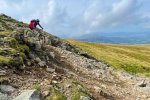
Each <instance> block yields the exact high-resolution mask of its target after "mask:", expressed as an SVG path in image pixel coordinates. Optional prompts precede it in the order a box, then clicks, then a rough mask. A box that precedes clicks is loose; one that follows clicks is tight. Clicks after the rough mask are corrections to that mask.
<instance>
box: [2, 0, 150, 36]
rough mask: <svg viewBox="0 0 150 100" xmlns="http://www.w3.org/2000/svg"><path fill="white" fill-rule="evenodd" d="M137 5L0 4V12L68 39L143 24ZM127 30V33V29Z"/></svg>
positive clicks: (130, 1)
mask: <svg viewBox="0 0 150 100" xmlns="http://www.w3.org/2000/svg"><path fill="white" fill-rule="evenodd" d="M18 1H19V2H18ZM139 1H140V0H109V1H107V0H81V1H68V0H42V1H41V0H0V4H1V6H0V12H3V13H6V14H8V15H10V16H12V17H14V18H16V19H19V20H22V21H25V22H27V23H29V21H30V20H31V19H37V18H38V19H40V21H41V24H42V25H43V26H44V28H45V30H46V31H48V32H50V33H55V34H57V35H58V34H59V35H60V34H66V35H67V36H69V35H79V34H85V33H90V32H101V31H108V30H109V28H111V29H120V28H123V26H131V25H132V24H134V25H135V26H136V25H137V23H138V24H140V23H143V22H145V19H147V20H148V18H149V14H145V13H144V14H143V9H142V10H140V11H141V12H142V13H139V11H138V9H139V8H137V7H138V6H139ZM143 1H144V2H145V3H144V4H143V5H145V4H146V1H147V2H148V0H143ZM68 2H69V3H68ZM85 2H86V3H85ZM140 2H142V1H140ZM79 3H80V5H79ZM71 4H72V5H73V6H71ZM143 5H142V6H143ZM68 7H69V8H68ZM71 7H72V8H71ZM147 7H149V5H148V6H147ZM147 7H146V8H147ZM146 8H145V9H146ZM145 9H144V10H145ZM140 14H142V15H140ZM139 15H140V16H139ZM128 28H129V29H128V30H131V29H130V27H128Z"/></svg>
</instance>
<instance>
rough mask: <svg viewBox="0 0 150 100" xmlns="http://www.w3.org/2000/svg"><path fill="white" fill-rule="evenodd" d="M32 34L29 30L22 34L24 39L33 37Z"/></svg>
mask: <svg viewBox="0 0 150 100" xmlns="http://www.w3.org/2000/svg"><path fill="white" fill-rule="evenodd" d="M33 35H34V33H33V32H32V31H31V30H27V31H25V33H24V37H33Z"/></svg>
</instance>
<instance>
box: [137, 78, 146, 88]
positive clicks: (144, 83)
mask: <svg viewBox="0 0 150 100" xmlns="http://www.w3.org/2000/svg"><path fill="white" fill-rule="evenodd" d="M146 85H147V84H146V82H145V80H142V81H140V82H138V83H137V84H136V86H139V87H146Z"/></svg>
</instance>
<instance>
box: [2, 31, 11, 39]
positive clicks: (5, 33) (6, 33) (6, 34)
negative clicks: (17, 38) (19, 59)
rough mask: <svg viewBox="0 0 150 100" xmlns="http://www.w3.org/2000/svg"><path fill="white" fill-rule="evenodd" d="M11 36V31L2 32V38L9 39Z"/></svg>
mask: <svg viewBox="0 0 150 100" xmlns="http://www.w3.org/2000/svg"><path fill="white" fill-rule="evenodd" d="M10 34H11V32H10V31H2V32H0V38H4V37H7V36H9V35H10Z"/></svg>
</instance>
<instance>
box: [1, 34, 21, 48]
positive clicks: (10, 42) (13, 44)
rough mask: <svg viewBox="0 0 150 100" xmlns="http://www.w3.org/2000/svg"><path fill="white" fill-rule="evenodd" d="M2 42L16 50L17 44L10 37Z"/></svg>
mask: <svg viewBox="0 0 150 100" xmlns="http://www.w3.org/2000/svg"><path fill="white" fill-rule="evenodd" d="M4 42H5V43H7V44H8V45H9V46H10V47H11V48H17V47H18V44H19V43H18V41H17V40H16V39H15V38H12V37H6V38H4Z"/></svg>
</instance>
